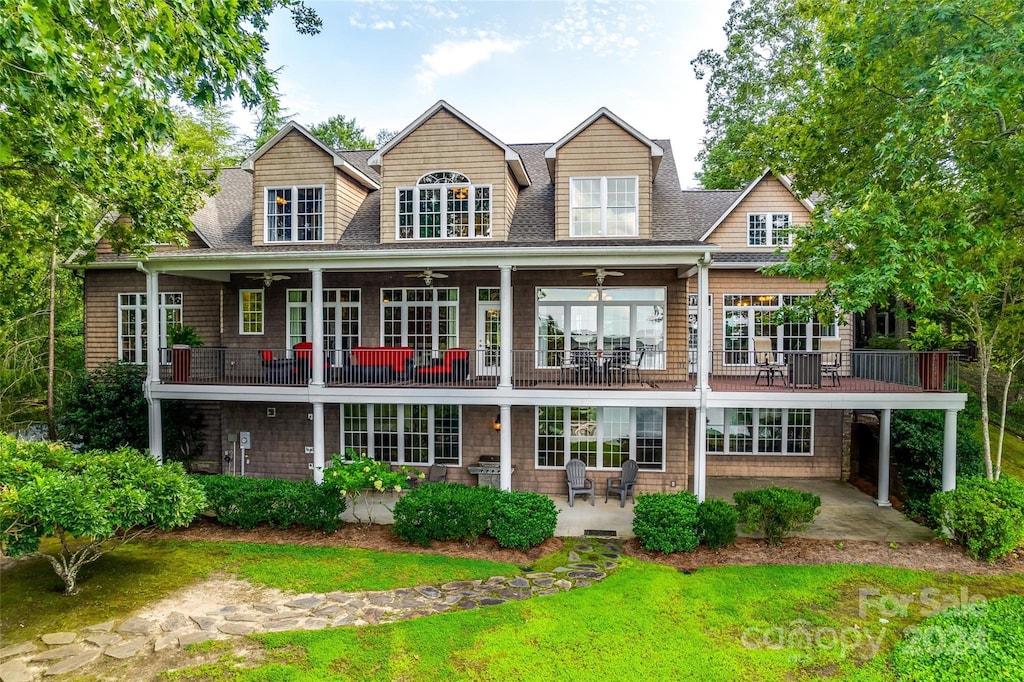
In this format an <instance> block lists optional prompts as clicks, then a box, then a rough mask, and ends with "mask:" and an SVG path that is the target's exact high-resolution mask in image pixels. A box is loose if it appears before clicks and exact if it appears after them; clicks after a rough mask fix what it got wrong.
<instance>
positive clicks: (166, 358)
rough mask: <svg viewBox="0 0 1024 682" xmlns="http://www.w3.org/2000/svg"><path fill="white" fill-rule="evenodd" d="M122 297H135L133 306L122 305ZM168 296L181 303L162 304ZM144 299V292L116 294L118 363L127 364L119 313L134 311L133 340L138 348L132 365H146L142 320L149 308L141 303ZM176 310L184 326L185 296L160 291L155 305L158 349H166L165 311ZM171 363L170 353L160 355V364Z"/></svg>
mask: <svg viewBox="0 0 1024 682" xmlns="http://www.w3.org/2000/svg"><path fill="white" fill-rule="evenodd" d="M122 296H135V297H136V298H135V300H136V304H135V305H133V306H130V305H123V304H122V303H121V297H122ZM168 296H181V303H180V304H178V303H173V304H167V303H164V301H165V300H167V297H168ZM145 297H146V292H144V291H141V292H135V291H122V292H119V293H118V294H117V359H118V361H119V362H128V361H127V360H125V359H124V347H123V346H122V345H121V337H122V336H124V335H123V334H122V333H121V313H122V311H124V310H129V309H134V310H135V311H136V314H135V324H136V328H135V332H134V336H135V340H136V345H137V348H138V359H137V360H136V361H135V362H133V363H132V364H135V365H144V364H146V352H145V350H146V348H147V347H148V345H149V344H148V342H149V339H148V337H147V335H146V334H143V333H142V320H143V318H144V317H146V316H147V315H148V313H149V306H148V305H147V304H146V303H142V299H143V298H145ZM174 309H177V310H178V311H179V313H180V318H181V322H180V324H182V325H184V324H185V296H184V294H182V293H181V292H180V291H161V292H160V301H159V303H158V304H157V316H158V317H159V318H160V320H159V327H158V329H157V345H158V347H160V348H167V324H166V322H167V311H168V310H174ZM146 323H147V324H146V327H147V332H148V328H149V324H148V323H149V320H146ZM170 363H171V358H170V353H161V354H160V364H161V365H169V364H170Z"/></svg>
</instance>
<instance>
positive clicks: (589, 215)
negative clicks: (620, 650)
mask: <svg viewBox="0 0 1024 682" xmlns="http://www.w3.org/2000/svg"><path fill="white" fill-rule="evenodd" d="M219 182H220V188H221V189H220V192H219V193H218V194H217V195H216V196H213V197H210V198H209V199H208V200H207V202H206V204H205V205H204V207H203V208H202V209H201V210H200V211H199V212H198V213H197V214H196V215H195V218H194V223H195V232H194V234H192V235H190V243H189V246H188V248H177V247H170V246H158V247H156V248H155V250H154V251H153V253H151V254H150V255H149V256H148V257H146V258H144V259H141V260H140V259H137V258H134V257H128V256H124V255H119V254H115V253H112V252H111V251H110V249H109V248H108V247H107V246H106V245H104V244H103V243H101V244H100V245H99V246H98V252H99V253H98V256H97V258H96V259H95V260H94V261H92V262H91V263H89V264H88V265H87V266H86V267H85V301H86V304H85V343H86V363H87V365H88V366H89V367H95V366H97V365H98V364H99V363H101V362H104V361H110V360H121V361H125V362H135V363H146V364H147V365H148V368H149V376H148V380H147V382H146V395H147V398H148V400H149V405H150V407H149V410H150V434H151V436H150V443H151V451H152V453H153V455H154V456H156V457H161V456H162V444H161V439H160V427H159V424H160V417H161V404H162V402H163V401H167V400H186V401H191V402H192V403H193V404H195V405H196V406H197V407H198V408H199V409H202V410H203V411H204V413H205V415H206V418H207V419H206V421H207V424H208V431H209V434H208V437H207V452H206V455H205V459H206V462H205V466H206V467H207V468H208V469H209V470H212V471H226V472H229V473H244V474H245V475H251V476H275V477H289V478H301V477H306V476H312V477H313V478H314V479H316V480H320V479H321V478H322V475H323V469H324V467H325V466H327V465H329V463H330V458H331V455H332V453H339V452H344V451H345V450H346V449H352V450H355V451H356V452H360V453H363V452H365V453H367V454H370V455H371V456H373V457H375V458H377V459H382V460H386V461H389V462H392V463H394V464H405V465H412V466H417V467H427V466H429V465H430V464H432V463H444V464H447V465H449V470H450V473H449V480H451V481H462V482H466V483H475V482H476V480H475V478H474V476H473V474H472V473H471V471H470V470H471V469H473V470H476V467H477V466H478V465H479V464H480V463H481V461H483V462H484V463H487V462H489V461H496V462H498V467H499V471H500V477H499V480H500V483H501V486H502V487H504V488H516V489H530V490H536V491H539V492H543V493H562V492H564V486H565V483H564V480H565V479H564V466H565V463H566V461H567V460H568V459H570V458H571V457H573V456H577V457H581V458H582V459H584V460H585V461H586V462H587V464H588V467H589V468H590V470H591V472H592V475H593V476H594V477H595V478H596V479H597V484H598V486H601V485H603V479H605V478H607V477H610V476H614V475H617V474H618V471H619V468H620V466H621V463H622V461H623V460H624V459H626V458H632V459H634V460H636V461H637V463H638V464H639V466H640V470H641V473H640V478H639V484H638V489H639V490H642V491H662V490H665V491H668V490H672V489H680V488H683V487H687V486H689V487H690V488H691V489H692V490H693V491H694V492H696V493H697V494H698V495H699V496H700V497H701V498H703V496H704V489H705V481H706V479H707V477H708V476H718V475H730V476H732V475H743V476H772V477H776V478H782V477H825V478H840V477H842V476H843V475H844V473H845V472H846V471H847V467H848V462H849V453H848V446H849V431H850V414H851V411H852V410H855V409H871V410H881V411H882V418H883V423H885V422H887V419H888V414H889V411H890V410H891V409H893V408H909V409H914V408H930V409H944V410H946V415H947V420H946V428H947V438H946V447H945V451H944V453H943V462H944V467H945V474H944V481H945V485H946V486H947V487H951V486H952V482H953V475H954V471H953V469H954V464H953V462H954V461H955V460H954V454H955V453H954V450H953V449H954V447H955V439H954V438H953V436H952V435H951V434H952V433H953V428H954V426H955V420H956V412H957V411H958V410H959V409H962V408H963V406H964V403H965V396H964V395H963V394H960V393H956V392H955V391H952V390H946V389H947V388H948V387H950V386H955V384H954V383H951V382H950V381H949V380H946V381H940V382H939V383H938V385H936V386H924V387H922V385H921V381H920V379H919V378H918V373H917V369H916V367H917V365H916V364H915V363H916V358H915V357H912V354H906V353H902V354H900V353H889V354H876V355H871V356H867V355H862V354H861V353H860V352H859V351H854V350H853V348H852V343H851V332H850V329H851V328H850V326H848V325H847V324H845V322H846V320H844V319H839V318H837V319H836V320H835V321H832V322H826V323H821V322H818V321H808V322H804V323H786V324H776V323H775V321H774V320H773V318H772V313H773V312H774V311H776V310H778V308H779V307H781V306H783V305H786V304H788V303H792V302H793V301H794V300H795V299H796V298H798V297H800V296H806V295H808V294H810V293H812V292H813V291H815V290H816V287H818V286H820V283H806V282H799V281H794V280H787V279H785V278H774V277H766V276H764V275H762V274H761V273H760V269H761V268H763V267H764V266H765V265H768V264H771V263H774V262H777V261H778V260H779V259H781V258H784V257H785V256H784V252H785V249H786V248H787V247H788V245H789V244H790V240H791V239H792V231H791V228H793V227H794V226H797V225H799V224H801V223H804V222H806V221H807V220H808V219H809V216H810V211H811V210H812V209H813V205H812V204H811V203H810V202H808V201H807V200H805V199H801V198H799V197H797V196H796V195H795V194H794V193H793V191H792V187H791V186H790V184H789V182H788V180H787V179H786V178H784V177H777V176H775V175H773V174H772V173H771V172H767V171H766V172H765V173H764V175H762V176H761V177H760V178H758V179H757V180H755V181H754V182H752V183H751V184H750V185H749V186H747V187H746V188H744V189H742V190H739V191H682V190H681V189H680V186H679V180H678V177H677V172H676V168H675V164H674V161H673V155H672V148H671V146H670V144H669V143H668V141H664V140H652V139H650V138H648V137H646V136H645V135H644V134H643V133H642V132H640V131H638V130H636V129H635V128H633V127H632V126H630V125H629V124H628V123H627V122H625V121H623V120H622V119H620V118H619V117H618V116H616V115H615V114H613V113H612V112H611V111H609V110H607V109H603V108H602V109H600V110H598V111H597V112H594V113H593V114H592V115H590V116H589V117H587V118H586V119H585V120H583V121H582V122H581V123H580V124H579V125H578V126H577V127H576V128H574V129H573V130H571V131H568V132H567V133H566V134H565V136H564V137H562V138H561V139H559V140H557V141H555V142H553V143H551V142H547V143H542V144H507V143H505V142H504V141H502V140H500V139H498V138H496V137H495V136H494V135H492V134H491V133H489V132H488V131H487V130H486V129H485V128H483V127H481V126H480V125H479V124H478V123H476V122H475V121H473V120H471V119H470V118H468V117H467V116H465V115H464V114H462V113H461V112H460V111H458V110H457V109H455V108H454V107H452V106H451V105H449V104H448V103H446V102H444V101H440V102H438V103H437V104H435V105H434V106H432V107H431V108H430V109H428V110H427V111H425V112H424V113H423V114H422V115H421V116H419V117H418V118H417V119H416V120H414V121H413V122H412V123H410V124H409V125H408V127H406V128H405V129H404V130H402V131H401V132H400V133H399V134H397V135H396V136H395V137H394V138H393V139H391V140H390V141H389V142H388V143H387V144H385V145H384V146H383V147H382V148H380V149H377V150H373V151H337V150H334V149H331V148H329V147H328V146H326V145H325V144H323V143H322V142H320V141H319V140H317V139H316V138H315V137H314V136H313V135H312V134H310V133H309V131H307V130H305V129H304V128H303V127H302V126H300V125H297V124H295V123H289V124H287V125H285V126H284V127H283V128H282V129H281V130H280V131H279V132H278V133H277V134H276V135H275V136H274V137H273V138H272V139H270V140H269V141H268V142H267V143H266V144H264V145H263V146H262V147H261V148H260V149H258V150H257V151H256V152H255V153H254V154H253V155H252V156H251V157H249V158H248V159H246V160H245V162H244V163H243V164H242V165H241V167H240V168H228V169H224V170H223V171H222V173H221V175H220V178H219ZM147 320H159V324H156V325H147V324H146V321H147ZM171 324H184V325H188V326H191V327H194V328H196V329H197V331H198V332H199V334H200V336H201V337H202V338H203V339H204V340H205V345H204V347H202V348H194V349H190V350H189V349H170V348H168V345H169V344H168V343H167V329H168V326H169V325H171ZM951 371H952V368H951ZM928 388H930V389H932V390H924V389H928ZM886 434H887V429H886ZM881 456H882V457H884V458H886V461H887V458H888V448H887V440H886V439H885V438H883V447H882V455H881ZM881 468H882V469H883V470H884V471H888V467H887V466H885V467H881ZM879 483H880V488H881V490H880V493H879V500H880V502H881V503H887V499H888V492H887V486H888V483H887V481H885V482H883V481H880V482H879Z"/></svg>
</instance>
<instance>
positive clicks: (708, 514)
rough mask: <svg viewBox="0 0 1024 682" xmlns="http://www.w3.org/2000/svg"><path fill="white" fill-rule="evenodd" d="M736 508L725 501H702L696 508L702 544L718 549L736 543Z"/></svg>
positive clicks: (737, 519) (737, 518)
mask: <svg viewBox="0 0 1024 682" xmlns="http://www.w3.org/2000/svg"><path fill="white" fill-rule="evenodd" d="M738 522H739V514H738V513H737V511H736V507H734V506H732V505H731V504H729V503H728V502H726V501H725V500H714V499H712V500H704V501H703V502H701V503H700V506H699V507H697V527H698V528H699V529H700V536H701V538H702V539H703V540H704V544H706V545H707V546H708V547H710V548H712V549H718V548H720V547H725V546H726V545H731V544H732V543H734V542H736V524H737V523H738Z"/></svg>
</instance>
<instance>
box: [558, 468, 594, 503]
mask: <svg viewBox="0 0 1024 682" xmlns="http://www.w3.org/2000/svg"><path fill="white" fill-rule="evenodd" d="M565 482H566V484H567V485H568V486H569V506H570V507H571V506H573V504H572V503H573V501H574V500H575V499H576V496H577V495H590V506H591V507H593V506H594V479H592V478H587V465H586V464H584V463H583V460H582V459H577V458H575V457H573V458H572V459H570V460H569V461H568V462H566V463H565Z"/></svg>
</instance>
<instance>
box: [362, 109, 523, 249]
mask: <svg viewBox="0 0 1024 682" xmlns="http://www.w3.org/2000/svg"><path fill="white" fill-rule="evenodd" d="M368 163H369V166H370V168H373V169H374V170H376V171H377V172H378V173H380V176H381V200H380V240H381V243H394V242H422V241H452V240H454V241H476V240H494V241H504V240H505V239H507V237H508V228H509V225H510V224H511V222H512V214H513V213H514V212H515V207H516V202H517V200H518V199H519V190H520V189H521V188H522V187H526V186H528V185H529V184H530V178H529V175H528V174H527V172H526V167H525V165H524V164H523V160H522V159H521V158H520V156H519V154H518V153H517V152H516V151H515V150H513V149H511V148H510V147H509V146H508V145H506V144H505V143H503V142H502V141H501V140H499V139H498V138H496V137H494V136H493V135H492V134H490V133H489V132H487V131H486V130H484V129H483V128H481V127H480V126H479V125H477V124H476V123H474V122H473V121H472V120H470V119H469V118H468V117H466V116H465V115H464V114H462V113H461V112H459V111H458V110H457V109H455V108H454V107H452V106H451V105H450V104H448V103H447V102H445V101H444V100H441V101H439V102H438V103H437V104H435V105H434V106H432V107H431V108H430V109H428V110H427V111H426V112H424V113H423V114H422V115H421V116H420V117H419V118H417V119H416V120H415V121H413V122H412V123H411V124H410V125H409V126H408V127H406V128H405V129H404V130H402V131H401V132H400V133H398V134H397V135H395V136H394V137H393V138H391V140H390V141H389V142H388V143H387V144H386V145H384V146H383V147H381V148H380V149H379V150H378V151H377V152H376V153H375V154H374V155H373V156H371V157H370V159H369V162H368Z"/></svg>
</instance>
